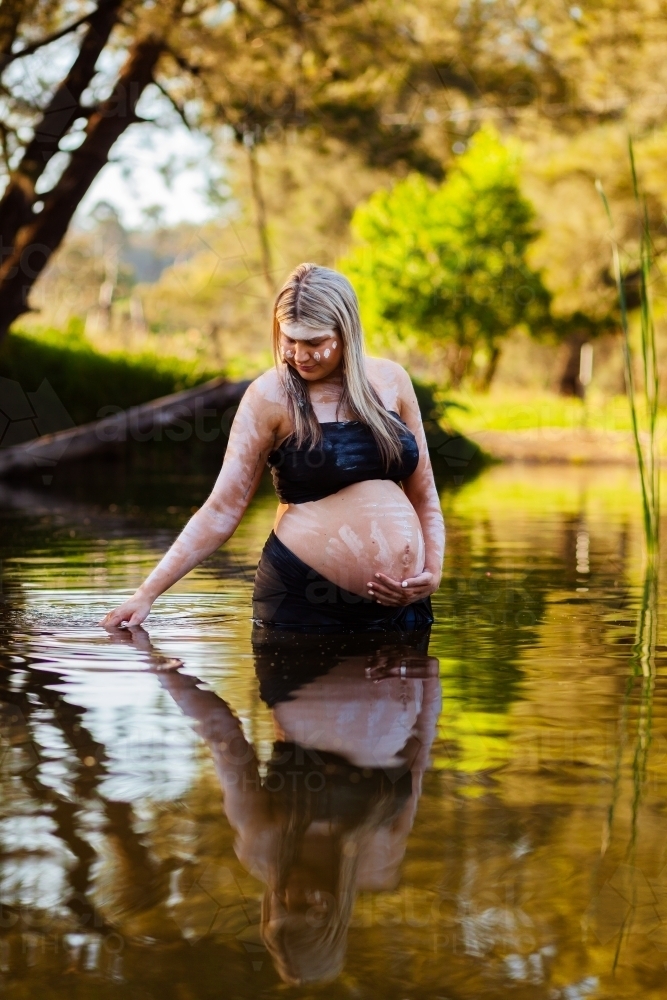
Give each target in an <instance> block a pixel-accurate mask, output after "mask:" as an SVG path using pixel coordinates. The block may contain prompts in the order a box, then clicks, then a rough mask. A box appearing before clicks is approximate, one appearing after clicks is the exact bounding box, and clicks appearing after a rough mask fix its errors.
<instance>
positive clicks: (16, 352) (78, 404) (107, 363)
mask: <svg viewBox="0 0 667 1000" xmlns="http://www.w3.org/2000/svg"><path fill="white" fill-rule="evenodd" d="M215 374H219V373H216V372H204V371H202V370H201V368H200V367H198V366H197V365H196V364H195V363H194V362H187V361H181V360H179V359H178V358H165V357H158V356H157V355H151V354H141V355H134V356H132V355H131V356H127V355H122V354H120V353H117V354H101V353H100V352H98V351H95V350H93V348H92V347H90V345H89V344H88V343H87V342H86V341H85V340H84V338H83V336H82V334H81V331H80V329H79V326H78V325H77V324H76V322H75V323H71V324H70V326H69V327H68V328H67V330H65V331H61V330H44V331H41V332H40V335H39V336H37V337H36V336H31V335H29V334H25V333H12V334H10V335H9V336H8V337H7V338H6V339H5V341H4V343H3V344H2V347H0V376H4V377H5V378H10V379H15V380H16V381H17V382H20V384H21V386H22V387H23V388H24V390H26V391H29V392H30V391H34V390H35V389H37V387H38V386H39V385H40V384H41V382H42V380H43V379H48V381H49V383H50V384H51V386H52V387H53V389H54V390H55V392H56V394H57V395H58V397H59V398H60V400H61V402H62V403H63V405H64V407H65V409H66V410H67V412H68V413H69V414H70V416H71V417H72V419H73V420H74V422H75V423H76V424H82V423H86V422H87V421H89V420H95V419H96V418H97V417H98V415H99V414H100V409H101V408H102V407H105V406H117V407H120V408H121V409H126V408H127V407H129V406H135V405H137V404H138V403H145V402H148V401H149V400H151V399H157V398H158V397H160V396H166V395H168V394H169V393H172V392H178V390H179V389H187V388H189V387H190V386H193V385H197V384H198V383H200V382H204V381H206V379H208V378H213V377H214V375H215Z"/></svg>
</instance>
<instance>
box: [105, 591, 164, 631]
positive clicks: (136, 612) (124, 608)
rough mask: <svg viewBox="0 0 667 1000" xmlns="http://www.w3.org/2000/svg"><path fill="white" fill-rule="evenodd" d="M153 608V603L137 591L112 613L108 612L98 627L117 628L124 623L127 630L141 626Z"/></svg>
mask: <svg viewBox="0 0 667 1000" xmlns="http://www.w3.org/2000/svg"><path fill="white" fill-rule="evenodd" d="M152 606H153V602H152V601H151V600H150V598H148V597H145V596H144V595H143V594H141V593H140V592H139V591H137V592H136V594H133V595H132V597H130V598H129V600H127V601H125V602H124V603H123V604H120V605H119V606H118V607H117V608H114V609H113V611H110V612H109V613H108V614H107V615H105V616H104V618H103V619H102V621H101V622H100V625H101V626H102V628H107V629H111V628H118V626H119V625H122V624H123V623H125V624H126V625H127V626H128V627H129V628H132V627H133V626H134V625H141V623H142V622H143V621H144V620H145V619H146V618H148V615H149V612H150V610H151V608H152Z"/></svg>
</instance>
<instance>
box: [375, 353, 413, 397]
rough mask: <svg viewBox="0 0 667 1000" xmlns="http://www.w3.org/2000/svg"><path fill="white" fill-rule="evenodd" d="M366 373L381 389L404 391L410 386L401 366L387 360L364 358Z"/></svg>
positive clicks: (406, 374) (408, 377) (407, 376)
mask: <svg viewBox="0 0 667 1000" xmlns="http://www.w3.org/2000/svg"><path fill="white" fill-rule="evenodd" d="M366 371H367V372H368V377H369V378H370V379H371V381H373V382H375V383H380V384H381V385H382V387H383V388H387V389H390V388H393V389H396V390H398V392H399V393H400V392H401V390H403V389H405V387H406V386H407V385H409V384H410V376H409V375H408V373H407V372H406V370H405V368H403V366H402V365H399V364H398V362H396V361H390V360H389V358H369V357H367V358H366Z"/></svg>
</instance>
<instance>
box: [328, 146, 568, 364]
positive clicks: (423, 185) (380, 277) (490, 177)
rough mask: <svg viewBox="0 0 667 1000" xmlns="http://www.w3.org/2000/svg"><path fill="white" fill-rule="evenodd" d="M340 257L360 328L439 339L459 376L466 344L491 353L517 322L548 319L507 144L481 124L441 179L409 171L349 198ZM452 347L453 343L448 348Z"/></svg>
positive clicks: (526, 210) (539, 325) (529, 218)
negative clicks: (356, 300)
mask: <svg viewBox="0 0 667 1000" xmlns="http://www.w3.org/2000/svg"><path fill="white" fill-rule="evenodd" d="M352 228H353V232H354V235H355V237H356V239H357V246H356V248H355V249H354V250H353V251H352V252H351V253H350V255H349V256H348V257H347V258H346V259H344V260H343V261H342V262H341V267H342V268H343V270H344V271H345V272H346V273H347V274H348V275H349V276H350V278H351V279H352V280H353V282H354V283H355V287H356V288H357V291H358V293H359V297H360V301H361V306H362V312H363V317H364V322H365V324H366V327H367V329H368V331H369V333H370V334H371V336H372V335H378V334H380V335H381V336H382V337H383V339H385V340H387V341H389V342H391V340H392V339H393V338H396V337H398V338H400V339H402V340H406V341H408V342H411V343H416V344H418V345H420V346H422V345H424V344H425V343H426V344H428V343H429V342H431V343H434V344H435V345H438V346H444V347H446V348H447V349H448V357H449V361H448V367H449V369H450V373H451V375H452V379H453V381H454V382H458V381H460V378H461V377H462V375H463V373H464V370H465V367H466V365H467V363H468V361H469V359H470V357H471V356H472V354H473V352H475V351H476V350H478V349H479V348H483V349H485V350H486V353H487V355H488V359H489V362H490V363H493V359H494V357H495V356H496V354H497V350H498V346H499V342H500V340H501V339H502V337H504V336H505V335H506V334H508V333H509V332H510V331H511V330H513V329H515V328H516V327H517V326H520V325H525V326H527V327H528V328H529V329H530V330H531V331H532V332H538V331H539V330H541V329H543V328H544V327H545V326H547V325H548V324H549V322H550V320H549V301H550V300H549V294H548V292H547V290H546V289H545V287H544V285H543V283H542V279H541V277H540V275H539V274H537V273H535V272H534V271H532V270H531V268H530V267H529V266H528V264H527V262H526V251H527V249H528V247H529V245H530V243H531V242H532V240H533V239H534V238H535V236H536V235H537V233H536V230H535V227H534V223H533V210H532V207H531V205H530V204H529V202H528V201H527V200H526V199H525V198H524V197H523V196H522V194H521V192H520V189H519V181H518V173H517V162H516V155H515V152H514V149H513V148H512V147H511V146H508V145H506V144H504V143H503V142H502V141H501V139H500V137H499V135H498V133H497V132H496V131H495V130H494V129H493V128H491V127H484V128H482V129H481V130H480V131H479V132H478V133H477V134H476V135H475V137H474V138H473V140H472V141H471V143H470V148H469V150H468V151H467V152H466V153H465V154H464V155H463V156H462V157H461V158H460V160H459V161H458V164H457V166H456V168H455V169H453V170H452V171H451V173H450V174H449V176H448V178H447V180H446V181H445V182H444V183H443V184H441V185H440V186H437V187H436V186H434V185H433V184H431V183H430V182H429V181H428V180H426V179H425V178H424V177H423V176H421V175H417V174H413V175H410V176H409V177H407V178H406V179H405V180H404V181H401V182H399V183H398V184H396V185H395V186H394V187H393V188H392V189H391V190H389V191H378V192H376V193H375V194H374V195H373V196H372V197H371V198H370V199H369V200H368V201H367V202H366V203H365V204H363V205H361V206H359V208H357V210H356V212H355V214H354V217H353V220H352ZM452 348H454V350H452Z"/></svg>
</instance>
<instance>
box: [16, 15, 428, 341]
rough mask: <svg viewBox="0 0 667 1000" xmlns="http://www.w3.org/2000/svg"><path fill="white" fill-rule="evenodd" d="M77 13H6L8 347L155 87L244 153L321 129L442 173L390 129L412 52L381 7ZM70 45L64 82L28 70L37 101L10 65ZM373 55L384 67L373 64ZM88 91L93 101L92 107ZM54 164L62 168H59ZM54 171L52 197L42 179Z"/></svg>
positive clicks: (410, 139) (376, 154)
mask: <svg viewBox="0 0 667 1000" xmlns="http://www.w3.org/2000/svg"><path fill="white" fill-rule="evenodd" d="M81 6H82V8H83V10H82V12H81V13H80V14H79V15H78V16H74V15H73V13H72V11H73V9H75V8H73V5H72V4H71V3H66V2H65V0H62V2H57V0H51V2H46V3H45V4H44V5H36V4H30V3H24V2H23V0H5V3H4V4H3V8H2V16H0V68H1V69H2V70H3V72H4V74H5V81H8V82H5V83H4V95H5V112H6V114H5V120H4V122H2V123H0V132H1V133H2V135H3V137H4V144H3V149H4V154H5V156H4V159H5V168H6V172H7V175H8V181H7V185H6V188H5V192H4V194H3V196H2V199H0V241H1V242H0V338H1V337H2V336H3V335H4V334H5V333H6V331H7V330H8V328H9V326H10V325H11V323H12V322H13V321H14V320H15V319H16V318H17V317H18V316H19V315H21V314H22V313H23V312H25V311H26V310H27V309H28V308H29V305H28V295H29V292H30V289H31V288H32V285H33V284H34V282H35V280H36V279H37V277H38V276H39V274H41V272H42V271H43V270H44V267H45V266H46V264H47V262H48V261H49V259H50V257H51V255H52V254H53V252H54V251H55V250H56V248H57V247H58V246H59V245H60V243H61V241H62V239H63V237H64V235H65V233H66V232H67V229H68V226H69V224H70V222H71V220H72V217H73V215H74V213H75V211H76V209H77V207H78V205H79V204H80V202H81V199H82V198H83V196H84V195H85V193H86V191H87V190H88V189H89V187H90V185H91V184H92V182H93V180H94V179H95V177H96V176H97V175H98V173H99V172H100V170H101V169H102V168H103V167H104V165H105V163H106V162H107V160H108V158H109V154H110V152H111V149H112V147H113V146H114V143H115V142H116V141H117V139H118V138H119V137H120V136H121V135H122V134H123V132H124V131H125V130H126V129H127V128H128V127H129V126H131V125H134V124H136V123H139V122H141V121H143V120H145V119H143V118H142V115H141V114H140V112H139V111H138V104H139V101H140V100H141V99H142V96H143V95H144V93H145V92H147V91H150V92H152V94H153V98H155V97H156V94H157V93H158V92H159V93H160V94H161V95H162V97H163V98H166V99H167V100H168V101H169V102H170V104H171V106H172V107H173V108H174V109H175V110H176V112H177V113H178V114H179V115H180V116H181V118H182V119H183V120H184V121H185V122H186V123H187V124H189V125H192V126H195V127H201V128H205V129H209V130H210V131H215V130H216V129H217V130H219V129H220V128H221V126H222V127H224V128H225V129H226V130H227V132H228V133H230V134H231V135H233V136H234V137H235V138H236V139H238V140H239V141H243V142H245V143H246V145H247V146H248V148H250V149H252V147H253V146H254V144H255V143H256V142H258V141H260V140H262V139H263V138H265V137H267V136H270V135H272V134H275V133H276V130H278V131H280V130H281V129H285V128H295V129H304V128H307V127H309V126H313V125H316V126H317V128H318V129H320V130H321V132H322V134H325V133H327V131H328V132H330V133H331V134H335V135H337V136H338V137H340V138H343V139H347V140H350V141H358V142H359V145H360V147H362V148H363V149H364V150H365V153H366V155H367V156H368V157H369V158H370V159H376V160H378V161H381V160H382V159H385V160H387V161H388V162H395V161H397V160H400V159H401V158H405V159H406V162H409V163H411V164H412V166H413V167H419V168H420V169H431V170H434V169H439V165H438V164H437V162H436V161H435V160H433V159H432V158H431V159H430V160H429V158H428V156H426V155H425V154H424V153H423V152H421V153H419V151H417V150H416V148H415V142H414V139H415V136H416V135H417V133H418V129H407V130H406V129H398V130H396V129H395V128H393V127H392V126H391V125H387V124H386V123H384V111H385V110H386V106H387V104H388V103H389V104H391V101H392V95H393V93H394V90H395V87H394V88H393V89H392V88H391V87H388V86H387V84H388V82H389V76H390V74H389V73H388V71H387V70H386V69H385V68H382V66H384V65H386V66H391V67H394V66H395V65H396V63H397V60H398V58H399V49H405V48H406V42H405V40H404V39H401V37H400V36H399V35H397V33H396V30H395V24H394V23H393V22H392V20H391V17H390V16H388V15H387V14H386V13H385V11H383V5H382V4H381V3H380V0H370V2H369V3H365V4H357V3H351V2H349V0H313V2H311V3H306V4H302V3H301V2H300V0H285V2H282V0H280V2H278V0H251V2H250V3H247V4H246V3H244V4H240V3H239V4H237V5H233V4H231V3H219V2H213V0H201V2H199V3H197V2H195V0H167V2H164V3H162V2H161V3H160V4H156V3H154V2H152V0H98V5H97V7H95V8H94V9H92V10H86V9H85V8H86V7H87V4H86V5H85V6H84V5H83V4H82V5H81ZM33 8H35V9H34V10H33ZM33 15H34V17H33ZM36 28H37V30H40V29H41V31H42V33H41V34H40V35H38V36H37V37H36V30H35V29H36ZM63 45H68V46H69V48H70V49H71V50H72V53H73V56H74V58H73V60H72V62H71V65H70V69H69V70H68V72H67V73H66V75H65V76H64V78H63V79H62V80H60V81H58V80H53V79H52V73H53V69H52V68H51V66H50V64H49V63H48V61H47V62H46V63H45V62H44V60H42V63H41V64H40V66H39V67H38V69H39V73H37V71H36V70H35V71H34V73H33V75H34V77H35V79H37V78H38V77H39V80H38V82H39V89H40V93H39V94H38V95H37V96H36V97H35V96H32V95H31V96H28V90H29V88H26V86H25V81H24V82H23V83H22V82H21V77H20V76H17V75H16V74H14V76H12V67H14V66H15V64H16V63H17V61H19V60H30V59H31V58H36V57H40V58H41V57H42V56H43V55H44V54H45V53H48V52H50V51H51V50H52V49H53V47H54V46H61V47H62V46H63ZM65 51H66V50H65ZM378 52H381V53H382V54H383V58H382V59H381V60H380V63H381V64H382V66H381V65H378V67H377V68H372V61H373V58H374V57H375V56H377V53H378ZM105 53H106V54H107V56H113V57H114V58H113V62H114V63H115V64H117V62H118V55H124V57H125V58H124V62H122V64H121V68H120V70H119V71H118V73H117V75H116V77H115V79H105V77H104V73H102V71H101V70H100V66H101V64H102V62H103V60H102V59H101V57H102V56H103V54H105ZM59 54H60V55H61V56H62V54H63V53H62V51H60V52H59ZM107 61H108V60H107ZM54 65H57V61H56V62H55V63H54ZM8 74H9V75H8ZM105 87H106V95H104V90H105ZM91 91H92V92H93V93H95V92H97V94H98V95H99V96H98V97H97V98H95V99H93V101H92V102H89V103H84V100H83V99H84V96H85V95H86V94H87V93H89V92H91ZM271 130H273V131H271ZM27 131H29V132H30V133H31V137H30V138H29V139H28V141H27V142H26V141H25V139H24V138H23V137H24V135H25V133H26V132H27ZM58 154H59V157H60V160H62V159H63V157H64V159H65V162H64V163H61V164H60V165H59V170H58V169H56V167H55V163H56V162H57V161H55V157H56V156H57V155H58ZM47 170H50V172H51V174H48V173H47ZM53 174H55V175H56V176H55V180H54V181H53V183H52V184H51V186H50V187H49V186H48V184H47V183H46V181H45V178H50V176H51V175H53ZM44 186H46V187H47V190H41V188H42V187H44Z"/></svg>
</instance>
